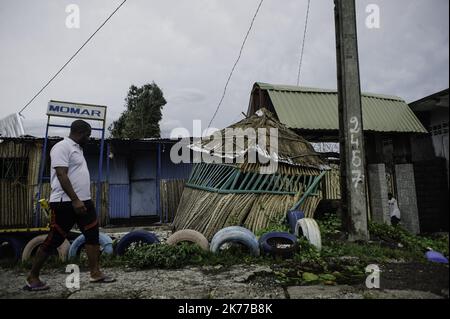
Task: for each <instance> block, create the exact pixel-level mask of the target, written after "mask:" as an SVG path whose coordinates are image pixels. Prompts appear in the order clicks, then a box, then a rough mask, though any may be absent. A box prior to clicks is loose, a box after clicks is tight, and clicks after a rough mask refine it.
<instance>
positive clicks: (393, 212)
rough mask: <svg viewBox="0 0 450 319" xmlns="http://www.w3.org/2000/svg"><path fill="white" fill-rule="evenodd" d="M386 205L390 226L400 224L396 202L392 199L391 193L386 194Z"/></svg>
mask: <svg viewBox="0 0 450 319" xmlns="http://www.w3.org/2000/svg"><path fill="white" fill-rule="evenodd" d="M388 199H389V200H388V205H389V215H390V216H391V224H392V225H393V226H397V225H398V223H400V209H399V208H398V205H397V200H396V199H395V198H394V196H393V195H392V193H388Z"/></svg>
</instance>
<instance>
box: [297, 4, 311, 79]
mask: <svg viewBox="0 0 450 319" xmlns="http://www.w3.org/2000/svg"><path fill="white" fill-rule="evenodd" d="M310 3H311V0H308V7H307V8H306V19H305V29H304V30H303V40H302V49H301V51H300V62H299V64H298V73H297V86H298V85H299V84H300V71H301V70H302V61H303V51H304V49H305V37H306V29H307V27H308V16H309V5H310Z"/></svg>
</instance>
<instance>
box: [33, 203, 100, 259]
mask: <svg viewBox="0 0 450 319" xmlns="http://www.w3.org/2000/svg"><path fill="white" fill-rule="evenodd" d="M83 203H84V205H85V206H86V208H87V212H86V213H85V214H82V215H80V214H76V213H75V210H74V209H73V207H72V202H59V203H50V208H51V222H50V232H49V234H48V236H47V238H46V240H45V241H44V243H43V245H42V248H43V249H44V251H46V252H48V253H50V252H51V251H53V250H54V249H56V248H58V247H59V246H60V245H61V244H62V243H63V242H64V240H65V239H66V238H67V234H68V233H69V232H70V230H71V229H72V227H73V226H74V225H75V224H77V225H78V227H79V228H80V230H81V232H82V233H83V235H84V237H85V239H86V244H89V245H98V243H99V240H98V234H99V230H98V222H97V214H96V212H95V207H94V204H93V203H92V201H91V200H87V201H84V202H83Z"/></svg>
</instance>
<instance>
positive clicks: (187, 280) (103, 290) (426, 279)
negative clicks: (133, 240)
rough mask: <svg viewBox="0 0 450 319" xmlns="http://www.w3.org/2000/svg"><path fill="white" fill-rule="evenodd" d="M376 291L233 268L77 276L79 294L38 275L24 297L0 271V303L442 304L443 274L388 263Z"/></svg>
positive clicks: (11, 272)
mask: <svg viewBox="0 0 450 319" xmlns="http://www.w3.org/2000/svg"><path fill="white" fill-rule="evenodd" d="M380 267H381V270H382V273H381V277H380V278H381V279H380V285H381V287H380V289H367V288H366V287H365V284H364V282H362V283H361V284H358V285H353V286H350V285H337V286H325V285H313V286H283V285H281V284H280V283H279V282H278V281H277V279H276V276H275V274H274V272H273V271H272V269H271V267H268V266H262V265H235V266H232V267H229V268H227V267H224V266H208V267H206V266H204V267H186V268H183V269H178V270H166V269H151V270H139V271H137V270H131V269H124V268H108V269H106V272H107V273H108V274H111V275H113V276H114V277H116V278H117V282H115V283H110V284H90V283H89V282H88V278H89V277H88V273H87V271H86V270H85V269H82V270H81V278H80V289H79V290H71V289H68V288H66V286H65V281H66V278H67V275H68V274H67V273H65V269H51V270H45V271H43V274H42V278H43V279H44V280H46V281H47V282H48V284H49V285H50V286H51V289H50V290H49V291H45V292H27V291H23V290H22V289H21V288H22V287H23V285H24V278H25V273H24V272H23V271H20V270H17V269H0V298H2V299H9V298H33V299H34V298H64V299H67V298H68V299H79V298H82V299H85V298H89V299H91V298H102V299H104V298H119V299H129V298H138V299H148V298H152V299H153V298H187V299H210V298H220V299H222V298H225V299H226V298H236V299H262V298H264V299H279V298H281V299H284V298H290V299H304V298H307V299H323V298H334V299H336V298H339V299H364V298H376V299H378V298H380V299H384V298H389V299H436V298H447V299H448V297H449V296H448V286H449V268H448V265H441V264H431V263H429V264H419V263H391V264H386V265H381V266H380Z"/></svg>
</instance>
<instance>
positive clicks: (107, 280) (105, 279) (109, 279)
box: [89, 275, 116, 283]
mask: <svg viewBox="0 0 450 319" xmlns="http://www.w3.org/2000/svg"><path fill="white" fill-rule="evenodd" d="M115 281H116V279H114V278H113V277H111V276H107V275H103V277H101V278H97V279H94V278H90V279H89V282H90V283H110V282H115Z"/></svg>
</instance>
